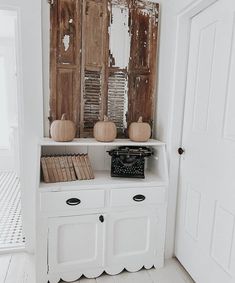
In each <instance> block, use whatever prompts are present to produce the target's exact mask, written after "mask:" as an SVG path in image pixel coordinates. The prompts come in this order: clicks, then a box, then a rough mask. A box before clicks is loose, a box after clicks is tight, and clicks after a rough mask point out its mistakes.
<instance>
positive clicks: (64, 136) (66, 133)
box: [51, 114, 76, 142]
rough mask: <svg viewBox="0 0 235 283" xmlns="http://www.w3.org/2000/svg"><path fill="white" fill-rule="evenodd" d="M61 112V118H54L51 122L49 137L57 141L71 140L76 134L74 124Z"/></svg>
mask: <svg viewBox="0 0 235 283" xmlns="http://www.w3.org/2000/svg"><path fill="white" fill-rule="evenodd" d="M65 117H66V115H65V114H63V115H62V117H61V120H55V121H53V122H52V124H51V137H52V139H53V140H54V141H57V142H67V141H72V140H73V139H74V138H75V136H76V126H75V124H74V122H73V121H70V120H66V118H65Z"/></svg>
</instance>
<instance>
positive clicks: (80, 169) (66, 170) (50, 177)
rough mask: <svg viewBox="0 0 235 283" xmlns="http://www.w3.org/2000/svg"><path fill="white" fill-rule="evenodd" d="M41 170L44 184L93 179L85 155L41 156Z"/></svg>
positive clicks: (87, 158) (90, 167)
mask: <svg viewBox="0 0 235 283" xmlns="http://www.w3.org/2000/svg"><path fill="white" fill-rule="evenodd" d="M41 168H42V176H43V181H44V182H45V183H56V182H70V181H76V180H90V179H94V173H93V170H92V166H91V162H90V159H89V157H88V155H87V154H76V155H53V156H51V155H50V156H48V155H47V156H42V157H41Z"/></svg>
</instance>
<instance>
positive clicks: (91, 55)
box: [80, 0, 108, 137]
mask: <svg viewBox="0 0 235 283" xmlns="http://www.w3.org/2000/svg"><path fill="white" fill-rule="evenodd" d="M107 8H108V3H107V0H84V1H83V24H82V39H83V42H82V92H83V95H82V96H81V110H80V112H81V123H80V130H81V131H80V136H81V137H90V136H93V127H94V124H95V123H96V122H97V121H98V119H103V117H104V114H105V113H106V108H107V107H106V100H107V91H108V84H107V82H108V80H107V78H108V73H107V71H108V10H107ZM89 83H90V84H91V85H90V86H89ZM89 110H90V111H91V113H90V114H89Z"/></svg>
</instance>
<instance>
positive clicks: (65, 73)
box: [50, 0, 81, 136]
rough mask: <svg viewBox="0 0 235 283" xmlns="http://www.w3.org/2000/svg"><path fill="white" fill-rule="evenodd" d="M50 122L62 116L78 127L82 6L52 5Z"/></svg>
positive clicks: (72, 0)
mask: <svg viewBox="0 0 235 283" xmlns="http://www.w3.org/2000/svg"><path fill="white" fill-rule="evenodd" d="M50 29H51V44H50V119H51V120H55V119H60V118H61V115H62V114H63V113H66V114H67V118H68V119H71V120H73V121H74V122H75V124H76V125H77V136H79V112H80V111H79V110H80V92H81V81H80V78H81V64H80V61H81V52H80V49H81V4H80V1H79V0H57V1H54V3H53V5H51V26H50Z"/></svg>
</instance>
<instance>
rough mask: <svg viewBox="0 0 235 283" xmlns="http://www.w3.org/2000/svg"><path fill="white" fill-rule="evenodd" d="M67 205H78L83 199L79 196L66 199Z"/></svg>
mask: <svg viewBox="0 0 235 283" xmlns="http://www.w3.org/2000/svg"><path fill="white" fill-rule="evenodd" d="M66 203H67V205H72V206H74V205H78V204H79V203H81V200H80V199H78V198H70V199H68V200H66Z"/></svg>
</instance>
